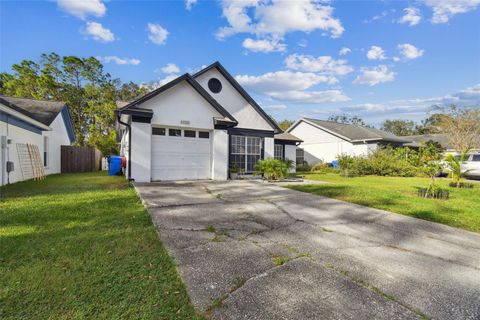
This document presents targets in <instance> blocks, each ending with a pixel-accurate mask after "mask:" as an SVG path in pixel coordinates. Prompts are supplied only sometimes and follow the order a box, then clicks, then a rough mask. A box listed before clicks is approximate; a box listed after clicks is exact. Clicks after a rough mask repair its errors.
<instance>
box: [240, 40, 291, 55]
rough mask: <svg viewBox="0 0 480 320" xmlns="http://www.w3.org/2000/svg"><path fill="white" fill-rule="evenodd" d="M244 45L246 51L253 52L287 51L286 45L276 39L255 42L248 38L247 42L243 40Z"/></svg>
mask: <svg viewBox="0 0 480 320" xmlns="http://www.w3.org/2000/svg"><path fill="white" fill-rule="evenodd" d="M242 45H243V47H244V48H245V49H247V50H250V51H253V52H275V51H277V52H283V51H285V49H286V45H285V43H283V42H282V41H281V40H275V39H271V40H267V39H259V40H253V39H250V38H246V39H245V40H243V43H242Z"/></svg>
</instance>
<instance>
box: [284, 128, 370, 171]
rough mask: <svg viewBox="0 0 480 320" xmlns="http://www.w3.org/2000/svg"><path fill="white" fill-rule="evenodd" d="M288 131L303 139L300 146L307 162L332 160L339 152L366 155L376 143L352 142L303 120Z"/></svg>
mask: <svg viewBox="0 0 480 320" xmlns="http://www.w3.org/2000/svg"><path fill="white" fill-rule="evenodd" d="M289 132H290V133H291V134H293V135H294V136H296V137H298V138H300V139H301V140H303V143H302V144H301V145H300V148H302V149H303V150H304V151H305V160H306V161H307V162H308V163H309V164H314V163H317V162H320V161H323V162H332V161H333V160H335V159H337V157H338V156H339V155H341V154H347V155H351V156H358V155H367V154H368V153H369V152H370V151H372V150H375V148H376V146H377V145H376V143H369V144H363V143H359V144H352V143H350V142H348V141H345V140H343V139H341V138H339V137H337V136H335V135H333V134H331V133H329V132H326V131H324V130H321V129H319V128H317V127H314V126H312V125H310V124H308V123H306V122H303V121H302V122H300V123H299V124H298V125H297V126H296V127H295V128H293V129H292V130H290V131H289Z"/></svg>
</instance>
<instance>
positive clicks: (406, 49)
mask: <svg viewBox="0 0 480 320" xmlns="http://www.w3.org/2000/svg"><path fill="white" fill-rule="evenodd" d="M398 49H399V50H400V54H401V55H402V56H403V57H404V58H405V59H407V60H413V59H417V58H420V57H421V56H423V53H424V50H420V49H418V48H417V47H415V46H414V45H411V44H409V43H404V44H399V45H398Z"/></svg>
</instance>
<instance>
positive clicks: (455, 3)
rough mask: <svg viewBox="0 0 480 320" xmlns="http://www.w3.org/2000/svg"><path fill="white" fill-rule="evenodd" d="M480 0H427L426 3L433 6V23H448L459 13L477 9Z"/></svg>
mask: <svg viewBox="0 0 480 320" xmlns="http://www.w3.org/2000/svg"><path fill="white" fill-rule="evenodd" d="M479 4H480V0H425V5H427V6H428V7H430V8H432V10H433V16H432V19H431V22H432V23H447V22H448V21H449V20H450V18H451V17H453V16H454V15H456V14H459V13H466V12H469V11H472V10H475V9H476V8H477V7H478V5H479Z"/></svg>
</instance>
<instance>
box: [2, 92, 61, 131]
mask: <svg viewBox="0 0 480 320" xmlns="http://www.w3.org/2000/svg"><path fill="white" fill-rule="evenodd" d="M0 102H2V103H4V104H5V105H7V106H9V107H10V108H12V109H13V110H15V111H17V112H20V113H22V114H24V115H26V116H28V117H30V118H32V119H34V120H36V121H38V122H40V123H43V124H44V125H46V126H49V125H50V124H52V122H53V120H55V118H56V117H57V115H58V114H59V113H60V112H61V111H62V109H63V108H64V107H65V102H61V101H46V100H33V99H26V98H17V97H8V96H0Z"/></svg>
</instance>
